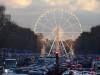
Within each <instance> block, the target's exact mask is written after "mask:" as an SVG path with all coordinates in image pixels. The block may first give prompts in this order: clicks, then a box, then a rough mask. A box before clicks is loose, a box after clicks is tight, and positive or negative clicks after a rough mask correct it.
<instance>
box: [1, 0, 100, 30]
mask: <svg viewBox="0 0 100 75" xmlns="http://www.w3.org/2000/svg"><path fill="white" fill-rule="evenodd" d="M0 5H5V6H6V13H7V14H11V20H13V21H14V22H16V23H17V24H18V25H19V26H22V27H26V28H32V27H34V24H35V22H36V21H37V19H38V18H39V17H40V15H41V14H43V13H44V12H45V11H47V10H49V9H51V8H64V9H69V10H71V11H72V12H73V13H74V14H75V15H76V16H77V17H78V19H79V21H80V23H81V25H82V29H83V31H89V30H90V28H91V27H93V26H96V25H98V24H100V0H0Z"/></svg>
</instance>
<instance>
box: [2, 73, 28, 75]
mask: <svg viewBox="0 0 100 75" xmlns="http://www.w3.org/2000/svg"><path fill="white" fill-rule="evenodd" d="M2 75H28V74H15V73H3V74H2Z"/></svg>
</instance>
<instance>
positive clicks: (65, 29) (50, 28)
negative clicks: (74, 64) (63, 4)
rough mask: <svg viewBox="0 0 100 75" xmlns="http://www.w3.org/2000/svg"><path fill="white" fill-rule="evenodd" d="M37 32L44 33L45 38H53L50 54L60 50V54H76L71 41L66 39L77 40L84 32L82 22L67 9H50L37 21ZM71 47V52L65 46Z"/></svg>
mask: <svg viewBox="0 0 100 75" xmlns="http://www.w3.org/2000/svg"><path fill="white" fill-rule="evenodd" d="M34 32H35V33H42V34H43V35H44V37H45V38H47V39H49V40H53V41H52V44H51V47H50V51H49V53H48V55H49V56H50V55H52V53H53V52H55V51H56V52H60V53H61V54H60V55H64V54H65V55H68V54H69V53H70V54H72V55H74V50H73V48H72V46H71V43H70V44H69V43H67V42H66V40H69V39H72V40H75V39H76V38H77V37H78V36H79V35H80V33H82V28H81V24H80V22H79V20H78V18H77V17H76V15H74V14H73V13H72V12H71V11H69V10H67V9H50V10H48V11H46V12H45V13H43V14H42V15H41V16H40V17H39V18H38V20H37V21H36V23H35V26H34ZM65 44H66V45H67V47H69V49H70V50H69V52H67V50H66V48H65Z"/></svg>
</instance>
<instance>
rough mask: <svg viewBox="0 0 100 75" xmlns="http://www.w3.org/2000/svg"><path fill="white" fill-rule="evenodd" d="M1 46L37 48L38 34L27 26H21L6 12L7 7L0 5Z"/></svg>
mask: <svg viewBox="0 0 100 75" xmlns="http://www.w3.org/2000/svg"><path fill="white" fill-rule="evenodd" d="M0 48H14V49H31V50H34V52H39V49H38V48H37V35H36V34H35V33H34V32H33V31H31V30H30V29H27V28H22V27H19V26H18V25H17V24H16V23H14V22H13V21H11V20H10V15H7V14H5V7H4V6H0Z"/></svg>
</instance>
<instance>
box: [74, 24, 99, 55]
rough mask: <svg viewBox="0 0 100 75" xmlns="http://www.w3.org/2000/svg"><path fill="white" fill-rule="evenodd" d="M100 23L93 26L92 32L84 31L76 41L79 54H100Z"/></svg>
mask: <svg viewBox="0 0 100 75" xmlns="http://www.w3.org/2000/svg"><path fill="white" fill-rule="evenodd" d="M99 45H100V25H98V26H96V27H93V28H91V32H83V33H82V34H81V36H80V37H79V38H78V39H77V40H76V42H75V47H74V48H75V52H76V53H77V54H79V53H82V54H100V46H99Z"/></svg>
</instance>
